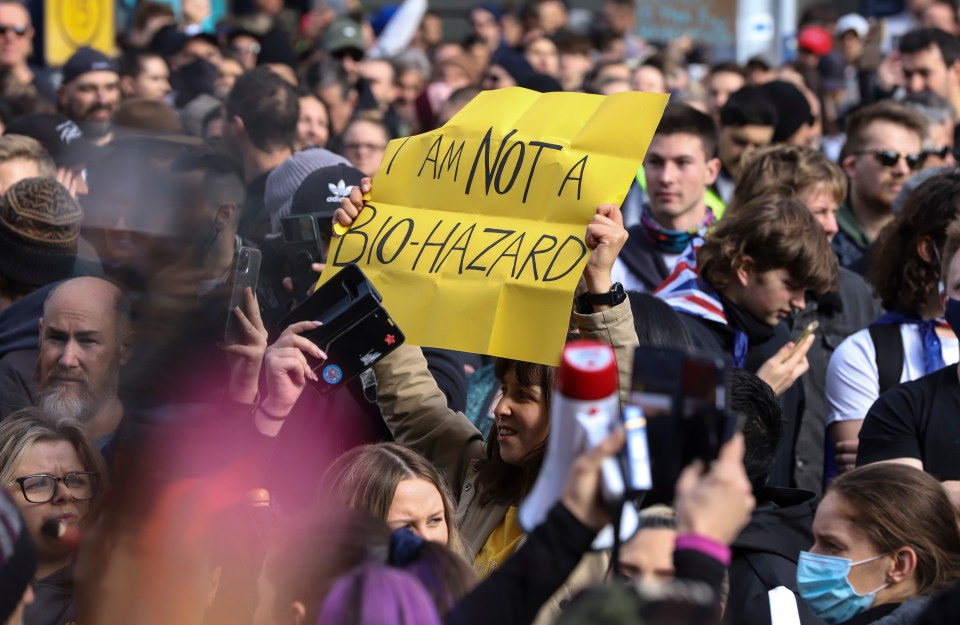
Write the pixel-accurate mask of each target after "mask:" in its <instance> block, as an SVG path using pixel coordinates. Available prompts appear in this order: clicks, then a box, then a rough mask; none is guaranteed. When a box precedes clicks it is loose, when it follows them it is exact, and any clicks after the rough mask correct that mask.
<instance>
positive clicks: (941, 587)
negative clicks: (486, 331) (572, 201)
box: [0, 0, 960, 625]
mask: <svg viewBox="0 0 960 625" xmlns="http://www.w3.org/2000/svg"><path fill="white" fill-rule="evenodd" d="M253 4H254V5H255V6H253V7H251V11H250V12H248V14H246V15H236V16H234V15H229V16H228V17H227V18H225V19H224V20H223V21H222V23H218V24H216V25H215V27H209V22H210V19H209V18H210V3H209V2H204V1H202V0H183V1H182V2H181V3H180V5H181V6H179V7H178V8H177V10H176V11H175V10H174V9H173V8H171V5H170V4H168V3H165V2H154V1H150V0H139V1H138V2H136V3H135V5H134V6H133V8H132V10H131V12H130V14H129V16H127V17H128V20H127V22H126V23H123V24H122V28H121V29H120V30H121V32H120V33H119V35H118V38H117V43H118V46H117V49H118V52H117V53H116V54H115V55H112V56H111V55H107V54H104V53H103V52H100V51H97V50H94V49H91V48H80V49H78V50H76V51H75V52H74V53H73V55H72V56H71V57H70V58H69V59H68V60H67V61H66V62H65V64H64V65H63V66H62V67H60V68H50V67H46V66H44V65H43V64H39V63H38V62H37V58H38V56H37V55H35V54H34V53H35V52H36V51H35V50H34V41H35V36H36V34H37V32H36V29H38V28H40V25H39V24H35V23H32V21H31V11H30V10H29V7H28V6H27V5H26V4H25V3H24V2H21V1H20V0H0V130H2V136H0V482H2V485H3V492H2V493H0V623H6V624H9V625H21V624H25V625H67V624H80V625H89V624H96V625H112V624H120V623H124V624H126V623H134V622H149V623H157V624H163V625H168V624H169V625H173V624H174V623H176V624H177V625H191V624H197V625H220V624H221V623H222V624H226V623H230V624H231V625H236V624H247V625H271V624H276V625H288V624H290V625H313V624H314V623H317V624H321V625H328V624H329V625H334V624H336V625H403V624H408V625H414V624H416V625H420V624H431V623H445V624H450V625H453V624H468V623H490V622H495V623H505V624H514V623H515V624H517V625H520V624H530V623H536V624H537V625H541V624H548V623H557V624H558V625H564V624H577V623H590V624H604V623H610V624H614V623H616V624H635V623H636V624H639V623H678V624H679V623H690V624H691V625H711V624H715V623H728V624H730V625H734V624H740V623H744V624H746V623H750V624H755V623H761V624H762V623H771V625H774V624H780V623H790V624H796V623H801V624H803V625H822V624H824V623H825V624H827V625H840V624H843V625H867V624H876V625H913V624H917V625H925V624H927V623H943V622H956V620H957V619H958V618H960V526H958V520H960V425H958V423H957V419H956V418H955V416H956V414H957V413H958V412H960V369H958V366H960V364H958V361H960V341H958V334H960V169H958V168H957V165H956V163H957V155H958V154H960V145H958V144H957V142H956V141H955V136H956V134H957V128H958V126H957V119H958V114H960V17H958V10H957V7H956V6H955V4H954V3H953V2H952V1H950V0H907V1H906V6H907V9H906V10H905V12H904V13H902V14H899V15H894V16H891V17H887V18H883V19H872V18H871V19H867V17H864V16H861V15H858V14H847V15H838V14H837V13H836V11H835V10H834V9H833V8H832V7H831V6H830V5H829V4H818V5H815V6H812V7H810V8H809V9H807V10H806V11H805V12H804V13H803V15H802V16H801V17H800V23H799V25H798V29H797V31H798V36H797V41H796V44H797V49H796V55H795V58H794V59H792V60H790V61H789V62H786V63H784V64H782V65H779V66H778V65H774V64H772V63H771V62H769V61H768V60H766V59H764V58H760V57H757V58H753V59H750V60H749V62H747V63H745V64H742V65H741V64H737V63H735V62H732V61H730V60H728V59H721V58H713V56H714V55H715V51H714V50H711V48H710V42H697V41H694V40H693V39H692V38H691V37H683V38H681V39H679V40H674V41H664V42H658V41H648V40H645V39H643V38H641V37H639V36H638V35H637V27H638V24H637V10H638V8H639V7H638V4H639V3H638V2H637V0H604V1H603V2H602V3H597V6H596V7H594V10H587V9H577V8H571V7H570V6H569V5H568V3H567V2H566V0H528V1H526V2H522V3H513V2H510V3H504V4H496V3H482V4H476V5H472V6H471V7H470V8H469V9H468V10H467V11H466V12H465V13H464V15H463V18H462V19H463V20H464V23H463V26H464V30H465V32H466V33H467V34H466V35H465V36H464V37H463V38H461V39H458V40H453V39H452V38H451V37H447V36H445V35H444V26H445V25H449V23H450V22H449V19H450V18H449V16H447V21H446V22H445V20H444V19H441V16H440V15H438V14H437V13H435V12H433V11H431V9H430V7H429V6H428V3H427V1H426V0H404V1H403V2H402V3H400V4H399V5H398V6H391V7H388V8H386V9H382V10H379V11H376V12H369V11H367V12H365V11H364V10H363V8H362V7H361V6H359V4H358V3H356V2H352V1H347V2H344V3H333V2H323V1H318V2H315V3H312V4H311V7H310V9H309V10H307V11H305V12H300V11H299V10H295V9H292V8H289V7H287V6H285V5H284V3H283V2H280V1H278V0H256V2H254V3H253ZM341 4H342V6H341ZM507 87H522V88H526V89H530V90H533V91H537V92H541V93H546V92H582V93H590V94H596V95H597V96H613V95H614V94H618V93H622V92H629V91H644V92H658V93H669V94H670V101H669V104H668V105H667V106H666V110H665V111H664V113H663V116H662V119H660V121H659V124H658V126H657V128H656V132H655V134H654V135H653V138H652V141H651V143H650V145H649V149H648V150H647V151H646V154H645V157H644V158H643V165H642V167H641V168H640V169H639V170H638V171H637V174H636V177H635V178H634V179H633V180H630V181H622V183H623V188H624V189H625V190H626V189H627V186H628V184H629V190H627V191H626V195H625V198H624V199H623V202H622V203H621V204H620V205H602V206H598V207H596V212H595V214H594V215H593V216H592V220H591V221H590V223H589V224H588V225H586V228H585V233H584V242H585V245H586V247H587V248H588V250H587V251H588V254H587V260H586V264H585V268H584V270H583V276H582V278H581V280H580V284H579V286H578V287H577V291H576V293H570V302H571V307H570V310H569V311H567V310H564V311H563V316H564V318H565V317H566V315H567V313H568V312H569V315H570V327H569V336H568V340H573V339H591V340H594V341H599V342H601V343H605V344H607V345H609V346H610V348H612V350H613V352H614V353H615V355H616V363H617V369H618V377H619V380H620V388H619V397H620V400H621V403H622V405H627V404H629V403H630V402H631V401H632V397H631V394H630V391H631V389H630V388H629V381H630V379H631V372H632V370H633V361H634V352H635V349H636V348H637V347H638V346H648V347H664V348H675V349H680V350H696V351H700V352H707V353H712V354H720V355H723V356H724V357H725V358H727V359H728V361H729V362H730V363H731V365H732V368H731V370H730V374H729V379H728V381H727V388H726V397H727V408H728V410H729V411H730V413H731V414H732V415H733V416H735V417H736V422H737V428H736V429H737V432H736V433H735V434H733V436H732V438H730V439H729V440H728V441H727V442H725V443H724V444H723V446H722V448H721V449H720V450H719V454H718V457H717V459H716V460H715V461H714V462H713V463H711V464H709V465H704V464H703V463H702V462H696V463H694V464H692V465H690V466H688V467H686V468H685V469H684V471H683V472H682V473H681V474H680V477H679V479H678V480H677V482H676V484H675V485H673V484H670V485H669V487H670V488H669V489H667V491H668V492H672V493H674V494H673V496H672V497H667V501H653V500H652V499H651V500H644V499H643V498H641V499H640V500H638V501H637V502H636V504H637V506H638V507H639V508H640V528H639V530H638V531H637V532H636V533H635V534H634V535H633V536H623V537H622V538H623V544H622V545H620V544H618V546H617V548H616V549H615V550H613V551H604V550H599V551H596V550H592V549H591V546H592V545H593V543H594V539H595V538H596V537H597V535H598V533H599V532H600V531H601V530H603V529H604V528H605V527H607V526H608V525H610V524H611V522H612V518H613V516H615V515H613V513H612V511H611V508H610V506H609V503H610V502H609V501H606V500H605V499H604V496H603V495H602V493H603V490H604V488H603V486H602V484H603V477H602V473H603V469H602V467H603V466H604V462H605V461H606V460H607V459H609V458H611V457H615V456H618V454H619V453H620V450H621V449H622V448H623V446H624V442H625V434H624V432H623V431H620V430H618V431H615V432H613V433H612V434H610V435H609V436H608V437H607V438H606V439H605V440H603V441H602V442H601V443H600V444H598V445H596V446H595V447H593V448H591V449H585V450H584V451H583V453H581V455H579V456H578V457H577V458H576V459H575V460H574V461H573V462H572V464H571V465H570V466H569V467H563V470H564V471H566V475H565V480H564V485H563V490H562V495H561V496H560V499H559V501H557V502H556V503H555V504H554V505H553V507H552V508H550V510H549V511H548V512H547V514H546V516H545V520H544V521H543V523H542V524H540V525H539V526H537V527H535V528H533V527H524V526H523V525H522V524H521V521H520V518H519V513H518V507H519V506H520V504H521V502H523V501H524V498H525V497H526V496H527V495H528V494H529V493H530V491H531V489H532V488H533V486H534V484H535V482H536V480H537V478H538V476H539V475H540V473H541V469H543V467H544V464H545V462H544V461H545V456H546V448H547V447H548V445H549V444H550V441H549V438H550V431H551V411H552V404H553V403H554V401H555V399H554V397H555V396H554V393H555V390H556V388H555V387H556V385H557V384H556V383H557V368H556V367H552V366H547V365H543V364H537V363H532V362H523V361H518V360H512V359H508V358H502V357H496V358H495V357H491V356H489V355H484V354H465V353H461V352H454V351H449V350H443V349H431V348H421V347H419V346H416V345H412V344H404V345H401V346H399V347H398V348H397V349H395V350H394V351H393V352H392V353H390V354H389V355H388V356H386V357H384V358H383V359H381V360H379V361H378V362H376V363H375V364H373V366H372V367H371V368H370V369H368V370H367V371H365V372H363V374H361V375H360V376H359V377H356V378H354V379H351V380H350V381H349V382H348V383H346V384H344V385H343V387H342V388H341V389H340V390H339V391H338V392H336V393H332V394H327V393H320V392H318V391H317V387H316V382H317V381H318V380H317V371H318V369H317V367H316V363H317V362H322V361H324V360H325V359H326V357H327V356H326V354H325V353H324V352H323V350H322V349H321V347H320V346H318V345H316V344H314V343H313V342H311V341H310V340H309V338H308V335H309V332H310V331H311V330H313V329H315V328H316V323H315V322H314V321H302V322H298V323H293V324H290V325H286V326H285V327H284V324H282V323H281V321H282V320H283V318H284V317H285V316H286V315H287V314H288V313H289V312H290V311H291V310H292V309H293V308H294V307H295V306H296V305H297V304H299V303H301V302H303V301H304V300H305V299H306V298H307V297H308V295H309V292H310V290H311V289H312V288H313V284H314V283H315V281H316V278H317V277H318V275H322V273H323V272H324V271H325V265H324V262H323V260H324V257H325V255H326V254H327V252H329V251H330V250H331V249H332V246H333V245H334V244H335V237H336V234H335V231H336V230H337V229H336V228H335V227H334V226H335V224H337V225H339V226H342V227H344V228H348V227H350V226H351V225H352V224H353V223H354V221H355V220H356V219H357V218H358V216H359V215H360V213H361V211H362V210H363V206H364V197H370V196H369V195H367V194H373V196H374V197H375V194H376V184H377V178H376V174H377V172H378V170H379V169H380V167H381V160H382V159H383V157H384V152H385V150H386V149H387V145H388V143H389V142H390V141H391V140H393V139H398V138H402V137H406V136H411V135H415V134H418V133H423V132H427V131H431V130H434V129H436V128H438V127H440V126H442V125H443V124H445V123H447V122H448V121H449V120H451V119H452V118H454V116H455V115H456V114H457V113H458V112H459V111H461V110H462V109H463V108H464V107H465V106H467V105H468V104H469V103H470V102H471V100H472V99H473V98H474V97H475V96H477V95H478V94H479V93H481V92H482V91H484V90H493V89H501V88H507ZM638 117H639V116H638ZM622 123H624V124H630V123H641V122H640V121H639V119H638V120H631V119H624V120H622ZM638 159H639V154H638ZM412 210H416V209H412ZM297 216H300V217H306V218H309V219H310V220H312V223H313V224H315V226H316V228H315V232H316V234H317V236H318V237H319V243H318V248H317V249H318V251H319V253H318V254H317V256H316V257H315V258H312V260H315V261H319V262H316V263H314V264H312V266H310V267H307V268H306V269H307V271H306V276H304V272H303V271H302V269H304V268H303V267H294V264H293V262H292V260H291V258H292V256H291V253H290V242H289V241H288V238H289V237H287V236H286V233H285V229H284V226H285V224H287V223H290V221H289V219H288V218H291V217H297ZM250 250H255V251H258V252H259V256H257V258H258V259H259V262H260V266H259V279H258V280H257V281H256V284H251V285H250V286H249V288H246V289H245V290H242V291H238V292H239V293H240V295H241V297H240V301H239V302H235V303H237V304H238V305H237V306H235V307H233V306H232V305H231V304H230V301H231V297H232V296H234V295H235V293H234V286H235V285H234V278H233V276H234V274H235V270H236V267H237V266H238V257H240V256H242V254H248V253H249V251H250ZM247 258H248V257H247ZM410 296H411V297H416V296H417V294H416V293H411V294H410ZM384 305H385V307H386V308H387V309H388V310H389V308H390V302H389V301H384ZM487 312H492V311H485V312H484V314H486V313H487ZM529 314H535V312H533V311H530V312H529ZM506 321H507V322H509V320H506ZM227 327H229V328H230V332H226V328H227ZM807 330H812V331H807ZM558 340H559V337H558ZM658 486H659V485H658ZM660 490H663V489H662V488H661V489H660ZM614 558H615V561H614Z"/></svg>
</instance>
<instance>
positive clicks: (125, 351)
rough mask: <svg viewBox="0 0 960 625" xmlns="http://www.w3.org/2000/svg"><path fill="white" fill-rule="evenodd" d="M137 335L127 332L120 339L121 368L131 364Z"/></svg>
mask: <svg viewBox="0 0 960 625" xmlns="http://www.w3.org/2000/svg"><path fill="white" fill-rule="evenodd" d="M135 338H136V335H135V334H134V333H133V332H127V333H126V334H124V335H123V336H122V337H120V366H123V365H125V364H127V363H128V362H130V359H131V358H132V357H133V345H134V339H135Z"/></svg>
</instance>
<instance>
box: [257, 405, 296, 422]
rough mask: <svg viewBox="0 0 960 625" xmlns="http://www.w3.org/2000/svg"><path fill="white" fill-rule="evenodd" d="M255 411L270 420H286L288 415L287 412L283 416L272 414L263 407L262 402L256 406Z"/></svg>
mask: <svg viewBox="0 0 960 625" xmlns="http://www.w3.org/2000/svg"><path fill="white" fill-rule="evenodd" d="M257 411H258V412H259V413H260V414H262V415H263V416H264V417H266V418H267V419H269V420H270V421H286V420H287V417H288V416H290V413H289V412H288V413H287V414H285V415H283V416H280V415H276V414H273V413H272V412H270V411H269V410H267V409H266V408H264V407H263V404H260V405H259V406H257Z"/></svg>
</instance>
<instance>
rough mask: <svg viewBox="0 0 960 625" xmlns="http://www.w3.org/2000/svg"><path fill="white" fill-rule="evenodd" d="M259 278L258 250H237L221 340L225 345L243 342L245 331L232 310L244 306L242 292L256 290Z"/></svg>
mask: <svg viewBox="0 0 960 625" xmlns="http://www.w3.org/2000/svg"><path fill="white" fill-rule="evenodd" d="M259 277H260V250H258V249H256V248H252V247H241V248H240V249H238V250H237V254H236V257H235V258H234V260H233V270H232V271H231V272H230V280H229V283H228V293H229V294H230V296H229V297H230V299H229V303H228V305H227V321H226V327H225V329H224V332H223V338H224V340H225V342H226V343H227V345H236V344H238V343H242V342H243V338H244V334H245V330H244V327H243V325H242V322H241V320H240V318H239V317H238V316H237V314H236V313H235V312H234V310H235V309H236V308H238V307H240V306H242V305H244V300H245V296H244V292H245V291H246V290H247V289H248V288H249V289H250V290H251V291H252V292H256V290H257V280H258V279H259Z"/></svg>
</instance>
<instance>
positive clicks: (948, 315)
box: [943, 297, 960, 336]
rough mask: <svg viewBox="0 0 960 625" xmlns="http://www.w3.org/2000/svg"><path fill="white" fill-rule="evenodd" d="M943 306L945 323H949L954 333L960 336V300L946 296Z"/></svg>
mask: <svg viewBox="0 0 960 625" xmlns="http://www.w3.org/2000/svg"><path fill="white" fill-rule="evenodd" d="M944 308H945V309H946V312H945V313H944V315H943V316H944V318H945V319H946V320H947V324H949V326H950V328H951V329H952V330H953V333H954V334H956V335H957V336H960V300H956V299H953V298H952V297H948V298H947V301H946V303H945V304H944Z"/></svg>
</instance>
